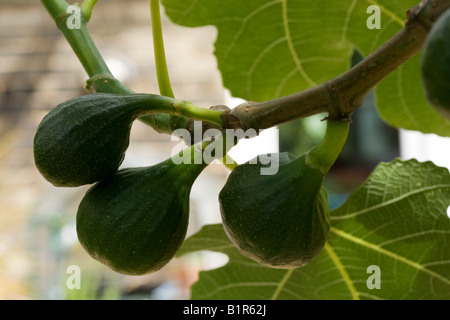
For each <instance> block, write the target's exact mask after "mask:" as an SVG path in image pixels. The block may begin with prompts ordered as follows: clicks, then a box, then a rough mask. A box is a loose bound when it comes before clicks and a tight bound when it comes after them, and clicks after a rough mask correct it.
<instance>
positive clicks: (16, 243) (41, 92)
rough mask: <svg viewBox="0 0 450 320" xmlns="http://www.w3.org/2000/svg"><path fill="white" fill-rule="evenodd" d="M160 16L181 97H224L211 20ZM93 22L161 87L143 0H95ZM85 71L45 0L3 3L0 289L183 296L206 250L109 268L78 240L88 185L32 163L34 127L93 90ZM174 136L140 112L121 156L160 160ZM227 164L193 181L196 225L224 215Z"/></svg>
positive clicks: (202, 102)
mask: <svg viewBox="0 0 450 320" xmlns="http://www.w3.org/2000/svg"><path fill="white" fill-rule="evenodd" d="M162 15H163V32H164V37H165V45H166V52H167V60H168V67H169V72H170V76H171V81H172V85H173V90H174V93H175V95H176V96H179V97H182V98H183V99H186V100H189V101H192V102H193V103H195V104H197V105H199V106H204V107H209V106H211V105H216V104H224V103H225V101H224V99H226V97H225V92H224V90H223V87H222V83H221V77H220V74H219V72H218V70H217V67H216V61H215V59H214V56H213V50H214V48H213V42H214V39H215V36H216V31H215V29H213V28H208V27H206V28H198V29H187V28H182V27H179V26H176V25H174V24H172V23H171V22H169V21H167V19H166V18H165V16H164V12H162ZM89 29H90V31H91V34H92V37H93V39H94V41H95V43H96V44H97V46H98V48H99V50H100V52H101V53H102V55H103V56H104V58H105V59H106V61H107V63H108V65H109V67H110V68H111V70H112V72H113V74H114V75H115V76H116V77H117V78H119V79H120V80H122V81H123V82H124V83H125V84H126V85H127V86H129V87H130V88H131V89H132V90H134V91H136V92H147V93H159V90H158V86H157V80H156V72H155V65H154V58H153V47H152V38H151V25H150V11H149V7H148V1H142V0H128V1H120V0H108V1H99V3H98V4H97V6H96V8H95V9H94V14H93V16H92V19H91V21H90V22H89ZM180 53H181V54H180ZM86 79H87V76H86V74H85V72H84V70H83V69H82V66H81V64H80V63H79V61H78V60H77V58H76V56H75V55H74V53H73V52H72V50H71V48H70V46H69V45H68V44H67V42H66V41H65V39H64V37H63V36H62V35H61V34H60V33H59V31H58V29H57V28H56V25H55V24H54V22H53V20H52V19H51V18H50V16H49V15H48V14H47V12H46V11H45V9H44V8H43V6H42V5H41V3H40V1H35V0H28V1H26V0H1V1H0V299H107V298H113V299H118V298H120V299H127V298H144V299H179V298H187V297H188V294H189V292H188V287H189V285H190V284H191V283H192V281H194V280H195V278H196V277H197V272H198V268H200V267H201V268H204V267H205V265H202V266H200V265H199V261H200V260H198V259H195V258H190V257H186V258H184V257H183V258H181V259H175V260H174V261H172V262H171V263H170V264H169V265H168V266H167V267H166V268H164V270H162V271H160V272H157V273H155V274H152V275H149V276H142V277H126V276H120V275H117V274H115V273H113V272H112V271H109V270H108V269H107V268H105V267H103V266H102V265H100V264H98V263H97V262H95V261H94V260H92V259H91V258H90V257H88V256H87V254H86V253H85V252H84V251H83V250H82V248H81V247H80V245H79V243H78V240H77V239H76V234H75V225H74V221H75V214H76V210H77V206H78V203H79V201H80V200H81V198H82V196H83V195H84V192H85V191H86V189H87V187H81V188H74V189H70V188H55V187H54V186H52V185H51V184H50V183H48V182H46V181H45V180H44V179H43V178H42V177H41V176H40V174H39V173H38V172H37V170H36V169H35V166H34V161H33V153H32V146H33V137H34V133H35V130H36V127H37V125H38V124H39V122H40V121H41V119H42V117H43V116H44V115H45V114H46V113H47V112H48V111H49V110H50V109H51V108H53V107H54V106H56V105H57V104H58V103H60V102H63V101H65V100H67V99H70V98H73V97H76V96H79V95H82V94H87V92H86V91H85V90H84V84H85V81H86ZM177 144H179V141H171V137H170V136H168V135H160V134H157V133H156V132H155V131H153V129H151V128H149V127H147V126H146V125H144V124H142V123H140V122H139V121H137V122H136V123H135V124H134V125H133V129H132V140H131V143H130V148H129V150H128V152H127V156H126V159H125V161H124V163H123V166H146V165H152V164H155V163H157V162H159V161H161V160H164V159H166V158H168V157H169V156H170V153H171V150H172V148H174V147H175V146H176V145H177ZM227 174H228V171H227V169H225V168H224V166H222V165H220V164H217V165H211V166H210V167H208V168H207V169H206V170H205V172H204V173H203V174H202V175H201V176H200V178H199V179H198V181H197V182H196V184H195V185H194V188H193V190H192V197H191V198H192V202H191V203H192V214H191V220H192V221H191V223H190V229H189V233H192V232H194V231H197V230H198V228H199V227H200V225H202V224H206V223H215V222H218V221H219V211H218V210H219V209H218V203H217V194H218V192H219V190H220V188H221V186H222V185H223V183H224V181H225V179H226V176H227ZM200 202H201V203H200ZM202 261H206V263H207V262H208V261H210V260H209V259H207V260H202ZM70 265H76V266H78V267H79V268H80V270H81V275H82V278H81V279H82V290H69V289H68V287H67V286H66V280H67V279H68V277H69V276H70V274H68V273H67V268H68V267H69V266H70ZM206 267H207V266H206Z"/></svg>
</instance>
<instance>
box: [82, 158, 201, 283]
mask: <svg viewBox="0 0 450 320" xmlns="http://www.w3.org/2000/svg"><path fill="white" fill-rule="evenodd" d="M205 167H206V164H204V163H203V164H194V163H192V164H187V163H181V164H175V163H174V161H173V159H168V160H166V161H164V162H161V163H159V164H156V165H153V166H150V167H141V168H131V169H122V170H119V171H118V172H116V173H115V174H113V175H112V176H109V177H108V178H106V179H104V180H102V181H100V182H98V183H96V184H95V185H94V186H92V187H91V188H90V189H89V190H88V191H87V193H86V195H85V196H84V198H83V200H82V201H81V203H80V205H79V208H78V212H77V219H76V223H77V234H78V239H79V241H80V243H81V245H82V247H83V248H84V249H85V250H86V251H87V252H88V253H89V255H91V256H92V257H93V258H95V259H96V260H98V261H100V262H101V263H103V264H105V265H106V266H108V267H109V268H111V269H112V270H114V271H116V272H119V273H123V274H127V275H142V274H147V273H151V272H155V271H158V270H159V269H161V268H162V267H164V266H165V265H166V264H167V263H168V262H169V261H170V260H171V259H172V258H173V256H174V255H175V253H176V252H177V250H178V249H179V247H180V246H181V244H182V243H183V240H184V238H185V235H186V230H187V227H188V220H189V194H190V191H191V188H192V185H193V183H194V181H195V179H196V178H197V176H198V175H199V174H200V173H201V172H202V170H203V169H204V168H205Z"/></svg>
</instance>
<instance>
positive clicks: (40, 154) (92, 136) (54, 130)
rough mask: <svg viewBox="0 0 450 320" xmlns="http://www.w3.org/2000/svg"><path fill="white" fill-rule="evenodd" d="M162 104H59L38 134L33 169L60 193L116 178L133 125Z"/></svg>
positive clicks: (153, 100) (99, 100)
mask: <svg viewBox="0 0 450 320" xmlns="http://www.w3.org/2000/svg"><path fill="white" fill-rule="evenodd" d="M160 102H161V101H159V100H158V97H157V96H153V95H139V94H136V95H111V94H100V93H97V94H90V95H85V96H81V97H77V98H74V99H71V100H68V101H65V102H63V103H61V104H59V105H58V106H56V107H55V108H54V109H53V110H51V111H50V112H49V113H48V114H47V115H46V116H45V117H44V118H43V119H42V121H41V123H40V124H39V126H38V128H37V131H36V135H35V137H34V160H35V164H36V167H37V168H38V170H39V171H40V173H41V174H42V175H43V176H44V178H45V179H46V180H47V181H49V182H50V183H52V184H53V185H54V186H58V187H78V186H81V185H85V184H91V183H94V182H97V181H99V180H100V179H103V178H104V177H107V176H109V175H111V174H113V173H115V172H116V171H117V169H118V168H119V166H120V164H121V163H122V161H123V159H124V156H125V151H126V149H127V148H128V145H129V138H130V130H131V126H132V123H133V121H134V120H135V119H136V118H137V117H139V116H140V115H142V114H147V113H148V112H149V110H154V109H155V108H157V107H158V104H160ZM155 105H156V107H155Z"/></svg>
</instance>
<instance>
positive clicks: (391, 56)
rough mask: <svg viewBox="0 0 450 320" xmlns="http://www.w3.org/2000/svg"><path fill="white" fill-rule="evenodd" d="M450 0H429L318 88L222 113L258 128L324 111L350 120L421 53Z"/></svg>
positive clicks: (229, 123)
mask: <svg viewBox="0 0 450 320" xmlns="http://www.w3.org/2000/svg"><path fill="white" fill-rule="evenodd" d="M448 8H450V0H423V1H422V2H421V3H420V4H418V5H417V6H416V7H413V8H411V9H410V10H408V12H407V19H406V21H405V25H404V28H403V29H402V30H400V31H399V32H398V33H397V34H395V35H394V36H393V37H392V38H391V39H390V40H388V41H387V42H386V43H384V44H383V45H382V46H381V47H379V48H378V49H377V50H375V51H374V52H372V53H371V54H370V55H369V56H367V57H366V58H365V59H363V60H362V61H361V62H360V63H358V64H357V65H355V66H354V67H353V68H351V69H350V70H348V71H347V72H345V73H343V74H342V75H340V76H338V77H336V78H334V79H331V80H329V81H327V82H325V83H322V84H321V85H318V86H316V87H313V88H310V89H307V90H304V91H301V92H298V93H294V94H292V95H289V96H285V97H281V98H278V99H274V100H270V101H265V102H252V101H249V102H245V103H243V104H241V105H239V106H237V107H236V108H234V109H231V110H228V111H226V112H225V113H224V115H223V116H222V117H223V119H224V122H225V127H226V128H233V129H238V128H239V129H243V130H248V129H250V128H252V129H255V130H256V131H258V130H261V129H267V128H270V127H273V126H276V125H279V124H282V123H284V122H288V121H292V120H294V119H299V118H304V117H308V116H311V115H314V114H319V113H323V112H327V113H328V117H329V118H332V119H343V120H349V119H350V116H351V114H352V113H353V112H354V111H355V110H356V109H358V108H359V106H360V105H361V103H362V101H363V99H364V97H365V96H366V95H367V94H368V93H369V91H370V90H372V89H373V88H374V87H375V86H376V85H377V84H378V83H379V82H380V81H381V80H383V79H384V78H385V77H386V76H387V75H388V74H390V73H391V72H392V71H394V70H395V69H397V68H398V67H399V66H400V65H402V64H403V63H404V62H405V61H407V60H408V59H410V58H411V57H412V56H414V55H415V54H416V53H418V52H419V51H420V50H421V48H422V47H423V44H424V42H425V39H426V37H427V34H428V32H429V30H430V28H431V27H432V25H433V23H434V22H435V21H436V20H437V18H438V17H439V16H440V15H441V14H442V13H443V12H444V11H445V10H446V9H448Z"/></svg>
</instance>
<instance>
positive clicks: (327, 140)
mask: <svg viewBox="0 0 450 320" xmlns="http://www.w3.org/2000/svg"><path fill="white" fill-rule="evenodd" d="M348 128H349V123H348V122H342V121H334V120H328V126H327V132H326V134H325V137H324V139H323V141H322V142H321V143H320V144H318V145H317V146H315V147H314V148H313V149H312V150H310V151H309V152H307V153H305V154H303V155H302V156H300V157H299V158H294V157H293V156H292V155H290V154H289V153H280V154H278V157H275V156H274V154H271V155H270V157H269V158H270V159H272V161H278V163H276V164H273V163H272V164H271V167H277V166H278V171H277V172H276V173H275V174H273V175H262V174H261V172H262V171H261V169H262V168H263V167H264V165H263V164H261V162H259V161H256V159H253V160H250V161H249V162H247V163H244V164H241V165H238V166H237V167H236V168H235V169H234V170H233V171H232V172H231V174H230V176H229V177H228V180H227V181H226V183H225V186H224V187H223V189H222V190H221V191H220V193H219V203H220V211H221V216H222V222H223V227H224V230H225V233H226V234H227V235H228V237H229V238H230V240H231V241H232V242H233V244H234V245H235V246H236V247H237V249H238V250H239V251H240V252H241V253H242V254H243V255H245V256H247V257H249V258H251V259H253V260H255V261H257V262H259V263H260V264H262V265H266V266H269V267H272V268H289V269H290V268H298V267H302V266H304V265H306V264H307V263H309V262H310V261H311V259H313V258H314V257H315V256H316V255H317V254H318V253H319V252H320V251H321V250H322V248H323V247H324V245H325V242H326V239H327V235H328V231H329V229H330V221H329V213H330V209H329V205H328V197H327V192H326V190H325V189H324V188H323V186H322V182H323V179H324V176H325V174H326V173H327V172H328V170H329V169H330V167H331V166H332V164H333V163H334V162H335V160H336V159H337V157H338V155H339V153H340V152H341V150H342V147H343V145H344V143H345V141H346V137H347V134H348ZM277 159H278V160H277Z"/></svg>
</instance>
